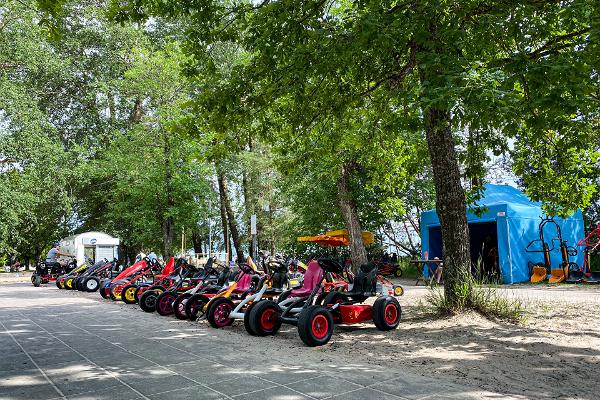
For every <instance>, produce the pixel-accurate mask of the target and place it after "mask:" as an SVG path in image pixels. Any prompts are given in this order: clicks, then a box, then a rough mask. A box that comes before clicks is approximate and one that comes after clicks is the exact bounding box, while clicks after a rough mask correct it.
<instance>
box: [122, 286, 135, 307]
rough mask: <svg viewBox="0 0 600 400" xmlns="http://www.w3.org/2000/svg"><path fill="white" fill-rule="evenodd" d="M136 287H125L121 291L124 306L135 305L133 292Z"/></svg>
mask: <svg viewBox="0 0 600 400" xmlns="http://www.w3.org/2000/svg"><path fill="white" fill-rule="evenodd" d="M136 290H137V285H127V286H125V287H124V288H123V290H121V299H123V303H125V304H135V291H136Z"/></svg>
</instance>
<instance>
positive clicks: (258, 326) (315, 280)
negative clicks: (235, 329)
mask: <svg viewBox="0 0 600 400" xmlns="http://www.w3.org/2000/svg"><path fill="white" fill-rule="evenodd" d="M340 269H341V265H340V264H339V263H337V262H335V261H332V260H327V259H319V260H317V261H314V260H313V261H311V262H310V263H309V267H308V270H307V272H306V275H305V284H304V285H303V287H302V288H300V289H296V290H295V291H292V294H291V296H289V297H288V298H286V299H285V300H283V301H282V302H279V303H276V302H274V301H269V300H263V301H261V302H259V303H257V304H256V305H255V306H254V307H252V310H251V313H250V315H249V318H248V319H249V323H250V325H251V328H253V330H254V331H255V333H256V334H257V335H258V336H265V335H273V334H275V333H276V332H277V331H278V330H279V328H280V327H281V324H282V323H287V324H292V325H296V326H297V328H298V334H299V335H300V339H302V341H303V342H304V343H305V344H306V345H308V346H322V345H324V344H327V343H328V342H329V340H330V339H331V336H332V335H333V326H334V324H336V323H337V324H356V323H361V322H366V321H373V323H374V324H375V326H376V327H377V328H378V329H379V330H383V331H386V330H392V329H396V328H397V327H398V324H399V323H400V318H401V316H402V309H401V307H400V303H398V300H397V299H396V298H395V297H394V296H393V294H394V293H395V292H402V291H399V290H397V288H396V287H389V286H383V285H378V284H377V283H378V279H377V267H376V266H375V265H373V264H368V265H363V266H361V268H360V270H359V272H358V274H357V275H356V276H355V277H354V282H353V285H352V288H351V289H350V290H348V291H335V290H334V291H331V292H329V293H328V294H327V295H325V296H324V297H322V298H321V300H320V304H315V303H316V302H315V300H316V299H317V296H318V295H319V293H320V291H321V288H322V283H321V281H322V277H323V273H324V271H339V270H340ZM378 292H385V293H378ZM374 296H377V299H376V300H375V303H374V304H373V305H371V304H364V302H365V301H366V300H367V299H369V298H372V297H374Z"/></svg>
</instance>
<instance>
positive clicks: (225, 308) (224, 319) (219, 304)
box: [206, 297, 235, 328]
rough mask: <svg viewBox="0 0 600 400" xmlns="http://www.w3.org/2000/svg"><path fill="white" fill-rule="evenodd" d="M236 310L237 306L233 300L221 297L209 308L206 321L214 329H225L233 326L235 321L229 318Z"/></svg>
mask: <svg viewBox="0 0 600 400" xmlns="http://www.w3.org/2000/svg"><path fill="white" fill-rule="evenodd" d="M234 308H235V305H234V304H233V301H231V299H229V298H227V297H219V298H217V299H214V300H213V301H212V304H211V305H210V307H208V310H207V311H206V319H207V320H208V323H209V324H210V326H212V327H213V328H224V327H226V326H229V325H231V324H233V319H232V318H229V314H231V312H232V311H233V309H234Z"/></svg>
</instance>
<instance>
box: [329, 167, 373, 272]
mask: <svg viewBox="0 0 600 400" xmlns="http://www.w3.org/2000/svg"><path fill="white" fill-rule="evenodd" d="M352 169H354V163H353V162H346V163H344V165H342V169H341V172H340V176H339V178H338V181H337V192H338V193H337V194H338V202H339V206H340V211H341V212H342V217H343V218H344V222H345V223H346V229H348V237H349V240H350V259H351V260H352V269H353V270H354V271H355V272H356V271H358V268H360V266H361V265H363V264H366V263H367V262H368V260H367V251H366V250H365V245H364V243H363V239H362V226H361V225H360V221H359V219H358V210H357V209H356V203H355V202H354V199H353V198H352V194H351V193H350V174H351V172H352Z"/></svg>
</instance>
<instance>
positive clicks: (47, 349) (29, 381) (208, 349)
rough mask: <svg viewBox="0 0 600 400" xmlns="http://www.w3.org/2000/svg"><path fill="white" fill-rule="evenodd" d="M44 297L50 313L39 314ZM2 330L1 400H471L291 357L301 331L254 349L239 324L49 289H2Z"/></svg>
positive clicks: (358, 367) (419, 382)
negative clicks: (216, 324)
mask: <svg viewBox="0 0 600 400" xmlns="http://www.w3.org/2000/svg"><path fill="white" fill-rule="evenodd" d="M4 289H6V290H4ZM41 296H43V298H44V299H48V300H49V303H51V305H50V306H47V307H46V306H40V300H39V299H40V297H41ZM62 301H64V303H65V304H64V305H61V304H60V303H61V302H62ZM78 301H79V302H81V304H77V302H78ZM23 304H35V305H31V306H24V305H23ZM16 305H17V306H16ZM0 322H1V324H0V348H1V349H2V350H3V351H6V353H7V354H6V355H5V356H4V357H0V400H5V399H6V400H8V399H10V400H20V399H24V400H37V399H46V400H47V399H54V398H57V397H58V398H63V397H61V395H60V394H61V393H63V394H64V395H65V396H66V398H68V399H69V400H71V399H73V400H91V399H95V400H96V399H98V400H108V399H111V400H129V399H132V400H133V399H146V400H148V399H153V400H154V399H160V400H169V399H209V400H217V399H232V398H233V399H252V400H261V399H273V400H296V399H313V400H314V399H326V398H336V399H340V400H341V399H348V400H352V399H366V400H371V399H382V400H388V399H395V400H397V399H421V398H423V397H425V396H430V397H431V398H434V397H435V398H443V397H439V396H443V395H444V394H446V395H448V396H450V397H452V398H460V394H461V393H463V394H466V391H462V390H463V389H462V388H459V387H453V388H451V389H450V386H444V385H443V383H439V379H437V382H438V384H436V385H430V384H429V383H428V382H427V380H426V379H425V378H421V377H419V376H417V375H414V374H410V373H407V372H406V371H404V370H402V369H401V368H386V369H383V368H381V367H377V366H373V365H369V364H368V363H366V362H364V363H363V362H362V361H361V360H360V359H355V360H353V362H352V363H348V362H347V361H345V360H343V359H340V358H339V357H338V358H334V359H330V357H329V356H328V355H327V349H326V348H323V349H322V350H320V349H310V348H304V347H297V346H296V350H294V351H289V348H288V347H287V346H286V345H285V343H286V342H287V341H295V344H296V345H297V344H298V343H299V339H298V335H297V331H296V328H295V327H291V326H285V327H283V328H282V331H281V332H280V334H279V335H277V337H267V338H255V340H256V343H258V341H260V343H261V345H260V346H256V347H254V346H248V341H247V339H246V338H247V337H246V332H245V330H244V328H243V325H242V324H241V322H240V321H236V322H235V324H234V326H232V327H230V328H229V329H225V330H222V331H218V330H214V329H212V328H210V327H208V325H207V324H206V322H191V321H179V320H176V319H174V318H171V317H160V316H158V315H156V314H151V313H145V312H143V311H141V310H140V309H139V307H138V306H137V305H131V306H129V305H125V304H122V303H114V302H110V301H105V300H101V299H100V298H99V296H98V294H86V293H79V292H66V291H61V290H58V289H56V287H52V286H48V287H42V288H33V287H32V286H30V285H27V284H22V285H20V286H19V284H15V285H8V286H3V290H2V291H0ZM240 335H244V341H240V340H239V338H240ZM334 340H335V338H334ZM3 345H4V346H5V347H2V346H3ZM4 349H7V350H4ZM23 350H24V351H23ZM25 352H26V353H25ZM297 352H302V354H303V357H296V355H297V354H296V353H297ZM28 355H29V356H30V357H32V359H33V360H34V361H35V362H32V361H31V360H30V359H29V356H28ZM324 356H325V357H326V360H324ZM335 360H337V361H335ZM36 364H37V365H36ZM40 369H41V371H40ZM42 371H43V373H45V374H46V376H44V375H43V373H42ZM46 378H47V379H49V380H50V382H48V380H47V379H46ZM15 382H19V384H18V385H15ZM53 385H55V386H56V387H54V386H53ZM444 388H448V390H441V389H444ZM473 393H477V392H472V393H470V394H473ZM332 396H333V397H332ZM436 396H437V397H436ZM465 397H466V396H465ZM471 398H473V397H472V396H471Z"/></svg>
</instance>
